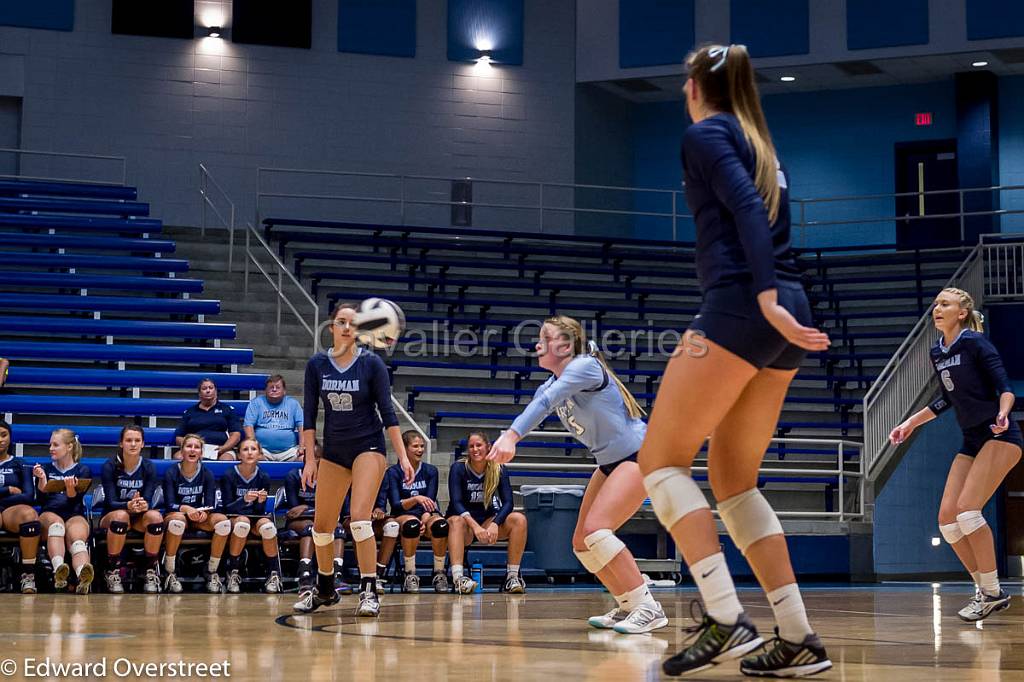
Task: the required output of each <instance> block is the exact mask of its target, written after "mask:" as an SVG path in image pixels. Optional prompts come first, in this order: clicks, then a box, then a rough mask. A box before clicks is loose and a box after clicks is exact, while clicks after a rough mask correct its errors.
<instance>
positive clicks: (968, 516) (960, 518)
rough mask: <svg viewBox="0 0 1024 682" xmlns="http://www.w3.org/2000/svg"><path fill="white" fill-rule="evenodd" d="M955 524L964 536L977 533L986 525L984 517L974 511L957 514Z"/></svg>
mask: <svg viewBox="0 0 1024 682" xmlns="http://www.w3.org/2000/svg"><path fill="white" fill-rule="evenodd" d="M956 523H957V525H958V526H960V532H961V533H963V534H964V535H970V534H971V533H974V532H977V531H978V530H980V529H981V528H983V527H984V526H986V525H987V523H986V521H985V517H984V516H982V515H981V512H980V511H975V510H971V511H965V512H960V513H959V514H957V515H956Z"/></svg>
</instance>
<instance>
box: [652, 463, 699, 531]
mask: <svg viewBox="0 0 1024 682" xmlns="http://www.w3.org/2000/svg"><path fill="white" fill-rule="evenodd" d="M644 487H645V488H647V496H648V497H650V498H651V506H652V507H654V513H655V514H656V515H657V517H658V520H659V521H661V525H663V526H665V528H672V526H674V525H676V522H677V521H679V519H681V518H683V517H684V516H686V515H687V514H689V513H691V512H695V511H697V510H698V509H710V508H711V505H709V504H708V501H707V499H706V498H705V497H704V493H703V492H701V489H700V487H698V486H697V484H696V483H695V482H694V480H693V477H692V476H690V469H689V468H687V467H664V468H662V469H655V470H654V471H652V472H651V473H649V474H647V475H646V476H644Z"/></svg>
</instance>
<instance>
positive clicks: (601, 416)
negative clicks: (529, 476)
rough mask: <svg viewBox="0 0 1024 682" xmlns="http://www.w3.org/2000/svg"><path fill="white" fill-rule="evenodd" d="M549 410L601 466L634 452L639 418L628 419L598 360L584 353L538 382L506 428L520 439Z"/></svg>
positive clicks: (641, 430)
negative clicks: (560, 371) (509, 427)
mask: <svg viewBox="0 0 1024 682" xmlns="http://www.w3.org/2000/svg"><path fill="white" fill-rule="evenodd" d="M552 411H555V412H557V414H558V418H559V419H561V420H562V424H563V425H565V428H566V430H568V431H569V433H571V434H573V435H574V436H575V437H576V440H578V441H579V442H581V443H583V444H584V445H586V446H587V448H588V449H589V450H590V452H591V454H592V455H594V457H595V458H596V459H597V463H598V464H599V465H601V466H603V465H605V464H614V463H615V462H618V461H620V460H623V459H625V458H626V457H629V456H630V455H632V454H633V453H635V452H637V451H639V450H640V444H641V443H643V440H644V434H645V433H647V425H646V424H644V423H643V421H642V420H640V419H634V418H633V417H630V416H629V411H628V410H627V409H626V403H625V402H624V401H623V399H622V394H621V393H620V392H619V387H618V386H617V385H616V384H615V382H614V381H612V378H611V377H610V376H608V373H607V372H605V370H604V367H602V366H601V362H600V361H599V360H598V359H597V358H595V357H593V356H590V355H577V356H576V357H575V358H573V359H572V360H571V361H570V362H569V364H568V365H566V367H565V371H563V372H562V376H560V377H557V378H556V377H554V376H552V377H550V378H549V379H548V380H547V381H545V382H544V383H543V384H541V386H540V388H538V389H537V392H536V393H534V395H533V400H532V401H531V402H530V404H529V405H528V406H527V407H526V409H525V410H523V413H522V414H521V415H519V417H517V418H516V420H515V421H514V422H512V430H513V431H515V432H516V433H518V434H519V435H520V436H525V435H526V434H527V433H529V432H530V431H533V430H534V429H536V428H537V426H538V425H539V424H540V423H541V422H542V421H544V418H545V417H547V416H548V415H549V414H551V412H552Z"/></svg>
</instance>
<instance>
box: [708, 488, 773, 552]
mask: <svg viewBox="0 0 1024 682" xmlns="http://www.w3.org/2000/svg"><path fill="white" fill-rule="evenodd" d="M718 515H719V516H721V517H722V523H724V524H725V529H726V530H727V531H729V536H730V537H731V538H732V539H733V542H735V543H736V546H737V547H739V549H740V552H742V553H743V554H744V555H746V553H747V548H748V547H750V546H751V545H752V544H754V543H755V542H757V541H758V540H761V539H762V538H767V537H770V536H772V535H782V524H781V523H779V517H777V516H776V515H775V511H774V510H773V509H772V506H771V505H770V504H768V500H766V499H764V495H762V494H761V491H760V490H758V489H757V488H751V489H750V490H748V491H746V492H742V493H740V494H739V495H736V496H734V497H730V498H729V499H728V500H725V501H724V502H721V503H720V504H719V505H718Z"/></svg>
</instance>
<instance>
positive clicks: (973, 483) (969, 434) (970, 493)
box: [889, 288, 1022, 622]
mask: <svg viewBox="0 0 1024 682" xmlns="http://www.w3.org/2000/svg"><path fill="white" fill-rule="evenodd" d="M932 321H933V323H934V324H935V328H936V329H937V330H938V331H939V332H940V334H939V338H938V339H936V341H935V345H934V346H932V349H931V361H932V365H933V367H934V368H935V374H936V375H937V376H938V378H939V383H940V388H941V391H942V394H941V395H940V396H939V397H938V398H936V399H935V400H934V401H933V402H932V403H931V404H930V405H929V406H928V407H925V408H924V409H922V410H920V411H919V412H917V413H915V414H914V415H913V416H911V417H910V418H909V419H907V420H906V421H905V422H903V423H902V424H900V425H899V426H897V427H896V428H894V429H893V430H892V433H891V434H890V435H889V439H890V440H891V441H892V442H893V443H894V444H895V443H902V442H903V441H905V440H906V439H907V438H908V437H909V436H910V434H911V433H913V432H914V429H916V428H917V427H919V426H921V425H922V424H924V423H926V422H929V421H931V420H932V419H935V417H936V416H937V415H939V414H941V413H942V412H944V411H945V410H947V409H949V408H950V407H952V408H953V409H954V411H955V412H956V419H957V422H958V423H959V424H960V429H961V430H962V431H963V444H962V445H961V446H960V451H959V452H958V453H957V455H956V456H955V457H954V458H953V462H952V464H951V465H950V467H949V475H948V476H947V478H946V489H945V490H944V491H943V493H942V502H941V503H940V504H939V532H941V533H942V537H943V538H945V540H946V542H948V543H949V544H950V545H951V546H952V547H953V551H954V552H956V555H957V557H958V558H959V559H960V561H961V563H963V565H964V568H966V569H967V572H968V573H970V574H971V577H972V578H973V579H974V583H975V587H976V590H975V596H974V598H973V599H971V600H970V602H969V603H968V604H967V606H965V607H964V608H963V609H961V610H960V613H959V616H960V618H962V619H963V620H966V621H969V622H973V621H978V620H982V619H984V618H987V617H988V616H990V615H991V614H993V613H995V612H996V611H1002V610H1003V609H1006V608H1008V607H1009V606H1010V595H1009V594H1008V593H1007V592H1006V590H1004V589H1002V587H1000V585H999V573H998V571H997V567H996V554H995V545H994V544H993V541H992V530H991V529H990V528H989V527H988V524H987V523H986V522H985V517H984V516H982V514H981V510H982V509H983V508H984V507H985V504H986V503H987V502H988V501H989V499H990V498H991V497H992V494H993V493H995V491H996V490H997V489H998V488H999V486H1000V485H1001V484H1002V482H1003V479H1005V478H1006V475H1007V474H1008V473H1010V470H1011V469H1013V467H1014V466H1016V464H1017V462H1019V461H1020V456H1021V442H1022V441H1021V431H1020V427H1019V426H1018V425H1017V423H1016V422H1013V421H1011V420H1010V412H1011V411H1012V410H1013V404H1014V402H1015V400H1016V397H1015V395H1014V393H1013V388H1012V387H1011V386H1010V380H1009V378H1008V377H1007V375H1006V370H1005V369H1004V367H1003V361H1002V358H1000V357H999V351H997V350H996V348H995V346H993V345H992V343H991V342H990V341H989V340H988V339H986V338H985V335H984V334H982V330H983V325H982V317H981V313H980V312H978V311H977V310H975V308H974V299H973V298H971V295H970V294H969V293H967V292H966V291H963V290H962V289H955V288H949V289H943V290H942V291H941V292H939V295H938V296H937V297H936V298H935V304H934V307H933V308H932Z"/></svg>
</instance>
